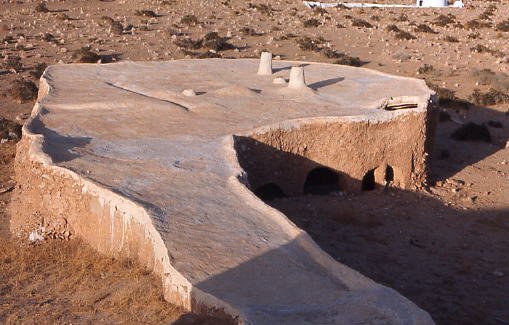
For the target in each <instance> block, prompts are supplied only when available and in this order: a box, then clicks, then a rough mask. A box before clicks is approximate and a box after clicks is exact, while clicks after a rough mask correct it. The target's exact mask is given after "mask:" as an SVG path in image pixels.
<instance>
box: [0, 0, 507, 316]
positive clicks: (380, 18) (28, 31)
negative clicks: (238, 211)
mask: <svg viewBox="0 0 509 325" xmlns="http://www.w3.org/2000/svg"><path fill="white" fill-rule="evenodd" d="M378 2H381V1H378ZM398 2H401V3H405V2H406V1H404V0H400V1H398ZM409 2H412V3H413V1H409ZM465 3H466V8H465V9H443V10H437V9H418V10H417V9H416V10H406V11H403V10H395V9H393V10H379V9H375V10H367V9H364V10H363V9H353V10H345V9H330V10H327V11H322V10H315V11H311V10H308V9H306V8H305V7H304V6H303V5H302V4H301V2H300V1H276V2H268V1H256V0H253V1H251V2H245V1H238V0H233V1H194V0H193V1H181V0H169V1H167V0H164V1H155V0H154V1H135V0H125V1H96V0H94V1H85V0H83V1H76V0H70V1H52V2H48V3H46V8H45V7H44V6H38V4H39V2H34V1H5V0H2V1H0V40H2V44H1V45H0V60H1V61H0V62H1V67H0V93H1V94H2V97H0V116H2V117H4V118H7V119H9V120H12V121H16V122H18V123H22V122H23V121H24V119H25V118H26V117H27V116H28V114H29V113H30V111H31V108H32V106H33V100H34V99H35V97H34V95H35V93H34V88H33V86H32V84H30V82H32V83H34V84H37V79H38V77H39V76H40V74H41V73H42V70H43V69H44V65H43V64H47V65H50V64H57V63H59V62H60V63H69V62H78V61H81V62H96V61H98V60H101V61H102V62H114V61H122V60H170V59H180V58H185V57H189V58H195V57H196V58H198V57H214V56H221V57H225V58H229V57H231V58H240V57H257V56H258V55H259V53H260V52H261V50H270V51H271V52H273V53H274V55H275V56H276V57H277V56H278V55H279V56H280V57H281V58H283V59H289V60H306V61H320V62H339V63H343V64H352V65H363V66H364V67H367V68H371V69H376V70H380V71H383V72H389V73H393V74H398V75H403V76H412V77H419V78H424V79H426V80H427V81H428V83H429V84H430V85H431V86H433V87H434V88H435V89H437V90H438V91H439V94H440V95H441V100H440V104H441V110H442V111H443V112H442V114H441V120H442V122H440V123H439V125H438V133H437V140H436V146H435V152H434V157H433V163H432V166H431V168H432V169H431V172H432V176H433V178H432V179H431V181H430V187H429V189H428V190H427V192H423V193H407V192H400V191H396V190H393V189H388V190H383V189H380V190H375V191H372V192H366V193H363V194H362V195H358V196H357V195H346V194H341V195H340V194H333V195H330V196H325V197H323V196H322V197H317V196H306V197H300V198H288V199H281V200H278V201H273V202H270V204H271V205H273V206H275V207H277V208H278V209H280V210H281V211H283V212H285V213H286V214H287V215H288V216H289V217H290V218H291V219H292V220H293V221H294V222H295V223H296V224H297V225H299V226H301V227H303V228H304V229H305V230H307V231H308V232H309V233H310V234H311V236H312V237H313V238H314V239H315V240H316V241H317V242H318V243H319V245H320V246H321V247H322V248H323V249H324V250H325V251H327V252H328V253H330V254H331V255H332V256H333V257H335V258H337V259H338V260H339V261H340V262H341V263H344V264H347V265H349V266H351V267H352V268H354V269H357V270H358V271H360V272H361V273H363V274H365V275H367V276H369V277H371V278H373V279H374V280H375V281H379V282H381V283H382V284H385V285H388V286H391V287H393V288H395V289H396V290H398V291H399V292H401V293H402V294H403V295H405V296H406V297H408V298H409V299H411V300H412V301H414V302H415V303H417V304H418V305H419V306H420V307H422V308H424V309H425V310H427V311H429V312H430V314H431V315H432V317H433V318H434V319H435V321H437V322H438V323H440V324H507V323H509V315H508V313H507V311H508V310H509V306H508V301H509V299H508V297H507V296H506V295H507V292H509V281H508V280H507V279H508V276H509V265H508V259H507V256H505V255H504V248H506V247H507V238H508V236H507V235H508V234H507V232H508V231H509V230H508V226H509V199H508V198H509V179H508V175H509V163H508V162H509V150H508V149H506V143H507V140H508V138H509V134H508V129H507V128H508V104H509V82H508V80H509V77H507V75H506V74H505V73H506V72H507V70H508V69H509V65H508V64H507V62H508V61H509V60H508V58H507V57H506V55H507V54H509V43H508V42H507V40H508V38H509V33H508V32H507V30H509V27H508V24H507V21H506V19H507V17H508V14H509V5H508V4H506V3H504V2H502V1H479V0H477V1H465ZM214 31H215V32H217V33H218V34H217V35H216V36H214V37H211V36H210V35H209V36H208V37H207V38H208V39H204V37H205V35H206V34H207V33H208V32H214ZM210 40H211V41H210ZM85 46H87V47H88V50H81V49H82V48H83V47H85ZM481 69H489V70H485V71H484V72H480V71H479V70H481ZM21 79H23V80H26V81H28V83H15V80H21ZM14 86H16V87H14ZM476 89H477V90H476ZM468 122H475V123H477V124H478V125H484V128H481V129H475V131H471V132H468V134H470V135H472V134H473V135H474V136H458V137H456V138H457V139H460V140H461V139H462V140H474V141H458V140H455V139H453V138H451V134H452V133H453V132H454V131H455V130H456V129H458V128H460V127H461V126H462V125H466V124H467V123H468ZM485 130H488V132H489V137H488V138H487V137H486V133H485V132H486V131H485ZM2 138H3V139H8V140H7V142H5V141H3V142H4V143H3V144H0V157H1V161H0V162H1V164H0V181H1V186H0V189H1V190H0V192H3V191H4V190H5V192H4V193H2V194H0V216H1V219H0V220H1V226H0V229H1V235H2V242H1V245H2V247H3V248H5V249H4V250H2V252H1V253H0V254H1V255H0V278H1V280H2V281H0V285H1V287H0V292H1V294H0V321H1V322H7V323H21V322H23V323H36V322H39V321H40V319H41V318H42V319H48V320H49V322H52V321H53V322H55V323H71V322H72V323H87V322H90V323H92V322H93V323H136V322H140V321H143V322H147V323H150V322H152V323H164V322H166V323H168V322H172V321H173V320H177V319H179V318H181V320H182V317H181V316H182V312H181V311H178V310H177V309H175V308H173V307H171V306H170V305H168V304H166V303H164V302H162V301H161V300H160V295H159V292H160V291H158V290H159V289H160V287H159V286H158V284H157V281H156V280H154V278H152V277H151V276H150V275H148V274H144V272H143V270H141V269H139V268H138V267H137V266H136V265H133V264H132V263H131V262H128V263H125V262H122V261H112V260H111V259H108V258H103V257H99V256H97V255H96V254H94V253H93V252H92V251H91V250H90V249H89V248H87V247H86V246H84V245H83V244H80V243H78V242H76V241H71V242H51V243H46V244H43V245H40V246H36V247H31V246H29V247H21V248H19V247H18V246H17V243H16V244H13V243H12V242H11V240H10V238H9V237H8V232H7V229H8V219H9V216H8V215H7V214H6V209H5V207H6V205H7V204H8V203H9V195H10V194H9V189H10V188H11V187H12V186H14V185H15V184H12V181H11V178H12V172H13V171H12V161H13V155H14V152H15V150H14V146H15V142H16V139H15V137H13V136H9V135H8V134H7V135H2ZM60 261H63V262H60ZM78 262H80V263H81V264H80V263H78ZM76 263H78V264H76ZM96 265H97V266H96ZM101 272H103V273H104V274H107V275H106V276H103V275H101ZM108 274H111V276H108ZM66 276H69V277H70V278H66ZM81 278H85V279H90V282H92V283H93V286H92V287H89V286H88V285H82V282H81V281H80V280H79V279H81ZM4 279H8V280H7V281H5V280H4ZM48 279H51V281H49V280H48ZM62 279H63V280H62ZM124 279H129V280H128V281H127V280H124ZM63 284H65V285H63ZM117 287H119V288H121V289H119V290H118V291H121V292H123V294H122V295H120V296H115V295H110V296H107V297H106V298H103V299H100V298H101V297H103V296H100V295H99V296H97V297H96V296H93V295H92V292H96V293H98V292H105V293H106V292H108V290H110V292H117V290H112V289H111V288H117ZM80 290H84V292H85V293H86V294H83V292H82V291H80ZM140 292H143V294H141V295H140V294H139V293H140ZM136 293H138V294H136ZM133 296H134V297H138V299H137V300H136V301H132V297H133ZM82 298H83V299H82ZM97 299H98V300H97ZM96 300H97V301H96ZM127 300H129V301H127ZM147 305H150V306H151V307H153V309H152V308H150V310H147V308H145V307H146V306H147ZM137 306H138V307H137ZM139 306H143V307H144V308H143V310H144V313H138V312H135V311H137V310H139V309H137V308H140V307H139ZM34 309H35V310H34ZM134 317H141V318H134ZM193 317H195V316H191V318H193ZM186 319H189V318H186ZM186 321H187V320H186ZM191 321H192V320H191Z"/></svg>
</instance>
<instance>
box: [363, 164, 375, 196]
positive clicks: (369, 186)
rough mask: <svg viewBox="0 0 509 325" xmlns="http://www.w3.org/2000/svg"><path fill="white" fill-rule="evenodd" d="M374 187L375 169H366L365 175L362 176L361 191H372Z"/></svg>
mask: <svg viewBox="0 0 509 325" xmlns="http://www.w3.org/2000/svg"><path fill="white" fill-rule="evenodd" d="M375 187H376V182H375V170H374V169H372V170H370V171H368V172H367V173H366V175H364V177H363V178H362V183H361V189H362V190H363V191H372V190H374V189H375Z"/></svg>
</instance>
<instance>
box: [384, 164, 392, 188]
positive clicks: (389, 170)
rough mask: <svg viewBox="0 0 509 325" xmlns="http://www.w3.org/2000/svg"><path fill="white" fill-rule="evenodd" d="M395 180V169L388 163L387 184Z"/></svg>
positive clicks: (386, 171)
mask: <svg viewBox="0 0 509 325" xmlns="http://www.w3.org/2000/svg"><path fill="white" fill-rule="evenodd" d="M392 182H394V169H392V167H391V166H389V165H387V167H386V168H385V185H388V184H390V183H392Z"/></svg>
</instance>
